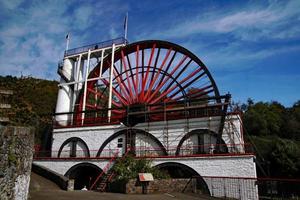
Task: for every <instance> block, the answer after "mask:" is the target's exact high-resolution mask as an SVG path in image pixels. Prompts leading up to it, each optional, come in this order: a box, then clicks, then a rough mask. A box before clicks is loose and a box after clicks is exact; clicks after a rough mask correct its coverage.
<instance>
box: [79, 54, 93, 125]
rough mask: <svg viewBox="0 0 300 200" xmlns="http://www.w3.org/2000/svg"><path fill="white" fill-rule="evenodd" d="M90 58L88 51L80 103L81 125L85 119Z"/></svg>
mask: <svg viewBox="0 0 300 200" xmlns="http://www.w3.org/2000/svg"><path fill="white" fill-rule="evenodd" d="M90 56H91V50H89V51H88V58H87V64H86V70H85V78H84V91H83V103H82V111H83V112H82V115H81V119H82V121H81V123H82V125H83V122H84V117H85V113H84V111H85V105H86V94H87V92H86V91H87V79H88V76H89V71H90Z"/></svg>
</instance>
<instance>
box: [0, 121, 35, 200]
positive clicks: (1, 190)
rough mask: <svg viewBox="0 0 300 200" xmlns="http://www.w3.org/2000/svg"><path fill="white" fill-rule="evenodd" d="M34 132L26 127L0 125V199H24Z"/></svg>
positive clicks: (27, 186)
mask: <svg viewBox="0 0 300 200" xmlns="http://www.w3.org/2000/svg"><path fill="white" fill-rule="evenodd" d="M33 145H34V132H33V129H32V128H27V127H13V126H5V127H0V199H1V200H26V199H27V197H28V188H29V182H30V172H31V163H32V157H33Z"/></svg>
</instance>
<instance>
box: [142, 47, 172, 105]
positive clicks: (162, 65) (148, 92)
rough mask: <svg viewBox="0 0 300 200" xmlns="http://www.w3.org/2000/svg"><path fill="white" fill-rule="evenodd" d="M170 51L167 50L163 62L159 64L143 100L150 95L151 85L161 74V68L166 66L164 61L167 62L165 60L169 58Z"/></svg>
mask: <svg viewBox="0 0 300 200" xmlns="http://www.w3.org/2000/svg"><path fill="white" fill-rule="evenodd" d="M171 51H172V48H170V49H169V50H168V52H167V55H166V56H165V58H164V60H163V62H162V64H161V66H160V67H159V68H158V71H157V73H156V75H155V76H154V78H152V79H151V82H150V86H149V87H148V91H147V93H146V95H145V99H147V97H148V95H149V94H151V93H152V88H153V85H154V83H155V81H156V79H157V78H158V76H159V75H160V72H161V70H162V68H163V67H164V65H165V64H166V61H167V59H168V58H169V56H170V53H171ZM152 77H153V76H152ZM157 91H158V90H156V91H154V92H156V93H157ZM146 101H147V100H146Z"/></svg>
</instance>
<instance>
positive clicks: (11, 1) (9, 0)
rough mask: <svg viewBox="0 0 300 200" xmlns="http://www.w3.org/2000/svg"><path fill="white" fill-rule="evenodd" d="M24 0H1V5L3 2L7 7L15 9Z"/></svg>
mask: <svg viewBox="0 0 300 200" xmlns="http://www.w3.org/2000/svg"><path fill="white" fill-rule="evenodd" d="M22 2H23V0H1V1H0V5H1V4H2V5H3V6H4V7H5V8H7V9H9V10H13V9H15V8H17V7H18V6H19V5H20V4H21V3H22Z"/></svg>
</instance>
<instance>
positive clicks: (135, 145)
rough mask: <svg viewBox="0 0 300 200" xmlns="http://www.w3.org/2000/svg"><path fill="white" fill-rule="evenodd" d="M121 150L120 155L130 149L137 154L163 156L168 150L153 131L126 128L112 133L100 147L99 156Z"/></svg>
mask: <svg viewBox="0 0 300 200" xmlns="http://www.w3.org/2000/svg"><path fill="white" fill-rule="evenodd" d="M116 150H118V151H119V153H120V155H122V154H124V153H125V152H126V151H128V150H130V151H131V152H132V153H133V154H134V155H136V156H162V155H167V151H166V149H165V147H164V146H163V145H162V143H161V142H160V141H159V140H158V139H157V138H156V137H155V136H153V135H152V134H151V133H148V132H145V131H142V130H139V129H126V130H121V131H119V132H116V133H114V134H113V135H111V136H110V137H109V138H108V139H107V140H106V141H105V142H104V143H103V144H102V145H101V147H100V148H99V151H98V153H97V157H100V156H101V157H103V156H106V155H107V153H109V156H111V155H112V152H115V151H116Z"/></svg>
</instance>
